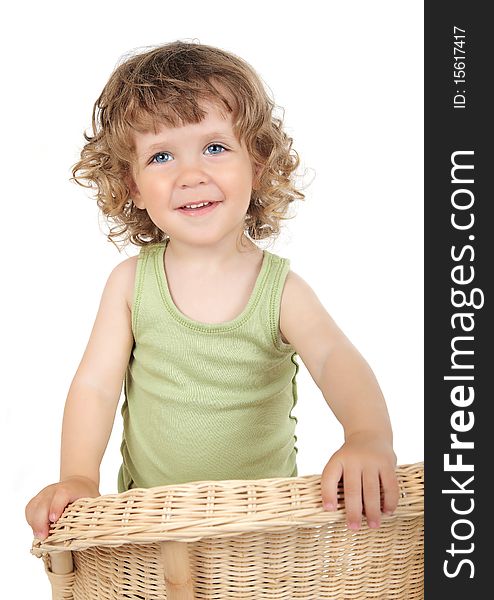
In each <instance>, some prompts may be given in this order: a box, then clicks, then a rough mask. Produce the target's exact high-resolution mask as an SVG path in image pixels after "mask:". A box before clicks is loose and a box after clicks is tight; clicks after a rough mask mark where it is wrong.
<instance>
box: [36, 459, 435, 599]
mask: <svg viewBox="0 0 494 600" xmlns="http://www.w3.org/2000/svg"><path fill="white" fill-rule="evenodd" d="M397 475H398V479H399V484H400V492H401V493H400V500H399V503H398V508H397V510H396V511H395V513H394V515H392V516H390V517H387V516H384V515H383V518H382V522H381V527H380V528H379V529H369V528H368V527H367V524H366V522H365V519H363V520H362V526H361V528H360V529H359V530H357V531H351V530H349V529H347V527H346V522H345V510H344V506H343V489H342V487H341V482H340V488H339V491H338V497H339V508H338V510H337V511H335V512H327V511H324V510H323V508H322V501H321V476H320V475H310V476H301V477H292V478H273V479H258V480H246V481H243V480H242V481H241V480H232V481H200V482H192V483H187V484H181V485H172V486H162V487H155V488H150V489H142V488H139V489H132V490H129V491H127V492H124V493H122V494H112V495H105V496H100V497H98V498H81V499H79V500H77V501H75V502H73V503H72V504H71V505H69V506H68V507H67V508H66V509H65V512H64V513H63V515H62V516H61V518H60V519H59V520H58V522H57V523H55V524H53V525H52V527H51V530H50V535H49V536H48V537H47V538H46V539H45V541H44V542H40V540H36V539H35V540H34V542H33V547H32V550H31V552H32V553H33V554H35V555H36V556H38V557H42V558H43V562H44V566H45V571H46V573H47V575H48V577H49V578H50V581H51V584H52V590H53V598H54V599H55V600H61V599H74V600H89V599H91V600H96V599H98V600H107V599H108V600H109V599H112V600H117V599H123V598H126V599H127V598H129V599H130V598H134V599H146V600H154V599H158V598H159V599H160V600H162V599H164V598H167V599H168V600H191V599H196V600H200V599H208V600H213V599H214V600H226V599H229V598H235V599H237V600H250V599H252V600H254V599H255V600H259V599H260V598H262V599H285V600H292V599H303V600H321V599H324V598H331V599H332V600H353V599H364V598H365V599H366V600H367V599H377V598H379V599H390V600H391V599H393V600H395V599H396V600H397V599H403V600H415V599H417V598H423V527H424V518H423V475H424V473H423V463H416V464H413V465H402V466H400V467H398V468H397Z"/></svg>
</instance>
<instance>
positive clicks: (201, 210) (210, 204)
mask: <svg viewBox="0 0 494 600" xmlns="http://www.w3.org/2000/svg"><path fill="white" fill-rule="evenodd" d="M218 204H220V202H219V201H206V202H197V203H191V204H188V205H186V204H184V205H183V206H180V207H179V208H177V209H176V210H179V211H180V212H183V213H187V214H190V215H201V214H205V213H208V212H210V211H211V210H213V209H214V208H215V207H216V205H218ZM187 207H189V208H187Z"/></svg>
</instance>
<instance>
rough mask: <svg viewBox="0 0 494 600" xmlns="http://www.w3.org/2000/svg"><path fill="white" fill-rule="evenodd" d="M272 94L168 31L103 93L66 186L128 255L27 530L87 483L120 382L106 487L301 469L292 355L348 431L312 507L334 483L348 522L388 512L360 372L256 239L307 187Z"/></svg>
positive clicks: (379, 450) (377, 426) (241, 70)
mask: <svg viewBox="0 0 494 600" xmlns="http://www.w3.org/2000/svg"><path fill="white" fill-rule="evenodd" d="M274 106H275V105H274V103H273V102H272V101H271V100H270V99H269V98H268V96H267V94H266V91H265V89H264V87H263V85H262V83H261V81H260V79H259V77H258V75H257V74H256V73H255V71H254V70H253V69H252V68H251V67H250V66H249V65H248V64H247V63H245V61H243V60H241V59H240V58H238V57H236V56H234V55H232V54H230V53H227V52H225V51H223V50H220V49H218V48H214V47H211V46H207V45H202V44H198V43H189V42H181V41H176V42H173V43H170V44H166V45H164V46H161V47H157V48H153V49H151V50H149V49H148V50H147V51H146V52H144V53H142V54H138V55H136V56H133V57H130V58H128V59H127V60H126V61H125V62H124V63H123V64H121V65H120V66H118V67H117V68H116V69H115V71H114V73H113V74H112V76H111V77H110V79H109V81H108V83H107V85H106V86H105V88H104V89H103V92H102V94H101V96H100V97H99V99H98V100H97V102H96V104H95V106H94V111H93V122H92V126H93V137H90V136H87V135H85V138H86V141H87V143H86V145H85V146H84V148H83V150H82V152H81V160H80V161H79V162H78V163H76V165H74V168H73V175H74V180H75V181H76V182H78V183H80V184H81V185H86V187H92V186H94V187H95V188H96V190H97V202H98V206H99V207H100V208H101V210H102V212H103V213H104V214H105V215H106V217H107V218H108V219H110V220H111V221H112V222H113V227H112V228H111V230H110V233H109V234H108V237H109V239H110V241H112V242H113V243H115V240H116V239H117V238H119V237H120V238H123V239H124V241H125V242H128V241H131V242H132V243H134V244H136V245H138V246H140V247H141V250H140V253H139V255H138V256H134V257H131V258H128V259H127V260H124V261H123V262H121V263H120V264H119V265H117V267H116V268H115V269H114V270H113V271H112V272H111V274H110V276H109V278H108V281H107V283H106V286H105V289H104V291H103V295H102V298H101V304H100V307H99V310H98V314H97V316H96V320H95V324H94V327H93V330H92V332H91V336H90V339H89V342H88V345H87V348H86V350H85V353H84V355H83V357H82V360H81V363H80V365H79V368H78V369H77V372H76V374H75V376H74V379H73V381H72V384H71V386H70V390H69V393H68V396H67V401H66V405H65V411H64V419H63V427H62V444H61V466H60V481H59V482H58V483H54V484H51V485H49V486H47V487H45V488H44V489H43V490H41V492H40V493H39V494H38V495H37V496H35V497H34V498H33V499H32V500H31V501H30V502H29V503H28V505H27V507H26V518H27V521H28V523H29V524H30V526H31V527H32V528H33V532H34V535H35V536H36V537H38V538H40V539H44V538H45V537H46V536H47V535H48V531H49V525H50V522H55V521H56V520H57V519H58V518H59V517H60V516H61V514H62V512H63V510H64V509H65V507H66V506H67V504H69V503H71V502H73V501H75V500H76V499H77V498H80V497H94V496H99V495H100V493H99V490H98V487H99V467H100V463H101V460H102V457H103V454H104V451H105V448H106V445H107V442H108V439H109V436H110V433H111V428H112V425H113V421H114V418H115V412H116V408H117V405H118V401H119V396H120V392H121V389H122V382H124V391H125V401H124V404H123V407H122V415H123V421H124V435H123V440H122V445H121V452H122V458H123V462H122V465H121V467H120V471H119V474H118V491H119V492H122V491H124V490H127V489H130V488H135V487H153V486H159V485H169V484H173V483H183V482H187V481H197V480H219V479H261V478H267V477H290V476H296V475H297V465H296V453H297V448H296V447H295V441H296V436H295V435H294V431H295V423H296V419H295V418H294V417H292V415H291V410H292V409H293V407H294V406H295V403H296V401H297V387H296V374H297V372H298V364H297V362H296V360H295V356H296V354H298V355H299V356H300V358H301V359H302V360H303V362H304V364H305V365H306V367H307V369H308V370H309V372H310V374H311V376H312V377H313V379H314V381H315V382H316V384H317V385H318V387H319V388H320V389H321V391H322V393H323V395H324V398H325V399H326V401H327V402H328V404H329V406H330V407H331V409H332V411H333V412H334V414H335V415H336V417H337V418H338V420H339V421H340V422H341V424H342V425H343V428H344V432H345V443H344V444H343V445H342V447H341V448H340V449H339V450H338V451H337V452H335V453H334V454H333V455H332V457H331V458H330V460H329V462H328V463H327V465H326V466H325V468H324V471H323V473H322V478H321V490H322V501H323V505H324V508H325V509H327V510H335V509H336V505H337V485H338V481H339V480H340V479H341V478H342V477H343V485H344V494H345V506H346V514H347V521H348V527H350V528H352V529H358V528H359V526H360V524H361V516H362V512H363V511H364V512H365V515H366V519H367V522H368V525H369V526H370V527H379V526H380V520H381V510H382V511H383V512H385V513H387V514H391V513H392V512H393V510H394V509H395V508H396V505H397V502H398V485H397V480H396V476H395V466H396V456H395V454H394V452H393V448H392V432H391V426H390V422H389V417H388V412H387V409H386V405H385V402H384V399H383V397H382V394H381V391H380V389H379V386H378V384H377V382H376V379H375V377H374V375H373V373H372V371H371V369H370V368H369V366H368V365H367V363H366V362H365V361H364V359H363V358H362V357H361V355H360V354H359V353H358V352H357V350H356V349H355V348H354V347H353V346H352V344H351V343H350V342H349V340H348V339H347V338H346V337H345V336H344V334H343V333H342V331H341V330H340V329H339V328H338V327H337V325H336V324H335V323H334V321H333V320H332V319H331V317H330V316H329V315H328V313H327V312H326V310H325V309H324V308H323V306H322V305H321V303H320V302H319V300H318V299H317V297H316V295H315V293H314V292H313V291H312V289H311V288H310V287H309V286H308V284H307V283H306V282H305V281H304V280H303V279H302V278H301V277H300V276H299V275H297V274H295V273H294V272H293V271H291V270H290V269H289V261H288V260H287V259H285V258H281V257H279V256H277V255H275V254H272V253H270V252H268V251H266V250H265V251H262V250H261V249H260V248H259V247H258V246H257V245H256V244H255V243H254V241H253V240H261V239H265V238H270V237H271V238H273V237H274V236H276V235H277V234H278V233H279V226H280V221H281V220H282V219H284V218H287V217H286V215H287V214H288V207H289V204H290V203H291V202H293V201H294V200H296V199H303V198H304V195H303V194H302V193H301V192H300V191H298V190H296V189H295V186H294V184H293V181H292V173H293V172H294V171H295V169H296V168H297V167H298V164H299V159H298V155H297V153H296V152H295V151H292V149H291V145H292V139H291V138H289V137H288V136H287V135H286V133H285V132H284V131H283V128H282V121H281V120H280V119H278V118H275V117H274V116H273V109H274ZM82 181H87V182H89V185H87V184H84V183H81V182H82ZM381 488H382V498H381V497H380V496H381Z"/></svg>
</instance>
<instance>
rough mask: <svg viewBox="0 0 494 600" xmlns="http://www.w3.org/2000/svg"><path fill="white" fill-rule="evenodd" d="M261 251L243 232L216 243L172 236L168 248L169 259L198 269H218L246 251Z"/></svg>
mask: <svg viewBox="0 0 494 600" xmlns="http://www.w3.org/2000/svg"><path fill="white" fill-rule="evenodd" d="M256 250H257V251H259V248H258V247H257V246H256V244H254V243H253V242H252V241H251V240H249V239H248V238H247V237H246V236H245V235H244V234H243V232H242V233H241V235H239V236H238V235H237V236H227V237H225V238H223V239H221V240H219V241H218V242H216V243H214V244H189V243H187V242H183V241H182V240H178V239H177V238H173V239H172V238H170V239H169V240H168V245H167V249H166V255H167V257H168V259H170V258H171V259H172V260H173V262H176V263H179V264H180V265H181V266H182V267H183V268H186V269H191V270H194V271H197V272H198V273H201V272H204V271H211V270H213V271H218V270H222V269H224V268H225V267H227V266H230V265H232V264H233V263H234V262H235V261H236V260H238V258H239V257H240V256H241V255H243V256H245V255H246V253H253V252H255V251H256Z"/></svg>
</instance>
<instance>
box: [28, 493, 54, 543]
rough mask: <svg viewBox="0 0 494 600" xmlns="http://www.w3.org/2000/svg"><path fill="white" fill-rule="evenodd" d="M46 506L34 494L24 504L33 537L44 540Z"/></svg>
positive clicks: (46, 528) (47, 526)
mask: <svg viewBox="0 0 494 600" xmlns="http://www.w3.org/2000/svg"><path fill="white" fill-rule="evenodd" d="M47 515H48V507H47V506H46V504H43V502H42V501H41V500H40V498H38V496H36V497H35V498H33V499H32V500H31V501H30V502H29V504H28V505H27V506H26V519H27V522H28V523H29V525H30V526H31V528H32V530H33V535H34V537H36V538H38V539H40V540H44V539H45V537H47V535H48V530H49V521H48V517H47Z"/></svg>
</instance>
